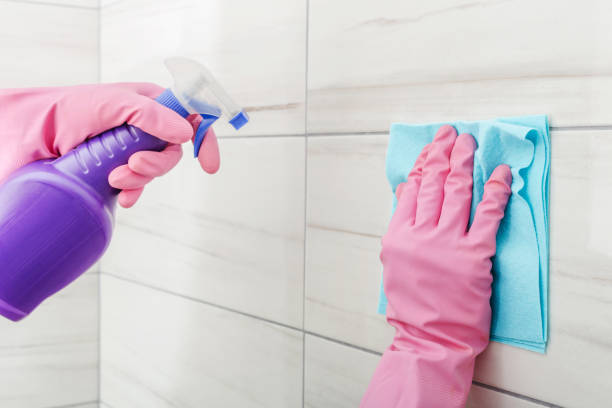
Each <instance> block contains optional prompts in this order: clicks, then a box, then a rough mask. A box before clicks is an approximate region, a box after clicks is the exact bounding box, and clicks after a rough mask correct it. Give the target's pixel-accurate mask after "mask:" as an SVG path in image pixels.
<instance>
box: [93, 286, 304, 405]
mask: <svg viewBox="0 0 612 408" xmlns="http://www.w3.org/2000/svg"><path fill="white" fill-rule="evenodd" d="M102 293H104V295H103V296H104V297H103V299H102V361H101V363H102V383H101V387H102V398H103V401H104V402H105V403H107V404H108V405H110V406H111V407H113V408H121V407H126V408H138V407H146V408H153V407H269V408H273V407H279V408H284V407H297V406H299V405H300V404H301V399H302V390H301V386H302V333H301V332H300V331H297V330H293V329H289V328H286V327H282V326H279V325H276V324H272V323H268V322H263V321H261V320H256V319H252V318H250V317H245V316H242V315H239V314H236V313H233V312H228V311H226V310H223V309H220V308H218V307H212V306H209V305H205V304H202V303H199V302H196V301H192V300H188V299H185V298H182V297H179V296H174V295H172V294H168V293H165V292H162V291H159V290H153V289H151V288H147V287H143V286H141V285H138V284H133V283H128V282H125V281H122V280H119V279H117V278H115V277H111V276H106V275H102ZM109 294H111V295H110V296H109Z"/></svg>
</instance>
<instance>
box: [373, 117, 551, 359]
mask: <svg viewBox="0 0 612 408" xmlns="http://www.w3.org/2000/svg"><path fill="white" fill-rule="evenodd" d="M443 124H444V123H433V124H426V125H410V124H403V123H394V124H393V125H392V126H391V132H390V139H389V146H388V150H387V163H386V166H387V178H388V180H389V183H390V184H391V187H392V189H393V192H394V193H395V189H396V187H397V185H398V184H400V183H402V182H404V181H405V180H406V177H407V176H408V173H409V172H410V170H411V169H412V166H413V165H414V162H415V160H416V158H417V156H418V155H419V153H420V152H421V150H422V149H423V147H424V146H425V145H426V144H428V143H430V142H431V141H432V140H433V137H434V135H435V133H436V131H437V130H438V129H439V128H440V126H442V125H443ZM450 125H452V126H454V127H455V128H456V129H457V133H459V134H461V133H469V134H471V135H472V136H474V138H475V139H476V142H477V144H478V148H477V150H476V152H475V155H474V187H473V189H474V191H473V199H472V216H473V215H474V212H475V210H476V206H477V205H478V203H479V202H480V200H481V199H482V195H483V188H484V184H485V182H486V181H487V180H488V178H489V175H490V174H491V172H492V171H493V169H495V167H497V166H498V165H499V164H507V165H509V166H510V168H511V169H512V176H513V181H512V195H511V197H510V200H509V202H508V206H507V208H506V214H505V217H504V219H503V221H502V223H501V225H500V228H499V232H498V234H497V253H496V255H495V257H494V259H493V271H492V273H493V294H492V298H491V307H492V310H493V315H492V321H491V340H494V341H498V342H501V343H506V344H510V345H513V346H517V347H522V348H525V349H528V350H532V351H537V352H541V353H543V352H545V350H546V341H547V338H548V197H549V195H548V190H549V188H548V185H549V181H548V173H549V169H550V136H549V132H548V121H547V118H546V116H544V115H537V116H524V117H514V118H498V119H492V120H483V121H475V122H463V121H462V122H454V123H450ZM396 204H397V202H396V198H395V194H393V210H394V211H395V206H396ZM386 307H387V299H386V297H385V294H384V291H383V288H382V284H381V288H380V299H379V305H378V311H379V313H381V314H384V313H385V311H386Z"/></svg>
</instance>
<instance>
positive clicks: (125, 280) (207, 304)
mask: <svg viewBox="0 0 612 408" xmlns="http://www.w3.org/2000/svg"><path fill="white" fill-rule="evenodd" d="M100 274H101V275H105V276H110V277H112V278H114V279H117V280H121V281H124V282H128V283H131V284H134V285H139V286H142V287H145V288H148V289H151V290H155V291H158V292H162V293H165V294H167V295H173V296H176V297H179V298H182V299H186V300H190V301H192V302H195V303H200V304H203V305H206V306H210V307H214V308H217V309H221V310H224V311H226V312H232V313H235V314H238V315H241V316H245V317H250V318H253V319H256V320H260V321H262V322H266V323H269V324H273V325H275V326H280V327H283V328H286V329H291V330H294V331H296V332H300V333H302V332H303V330H302V329H301V328H299V327H296V326H292V325H290V324H287V323H281V322H278V321H276V320H272V319H267V318H265V317H262V316H257V315H254V314H251V313H247V312H243V311H242V310H238V309H234V308H231V307H227V306H223V305H220V304H218V303H213V302H209V301H206V300H202V299H198V298H196V297H193V296H188V295H184V294H182V293H178V292H174V291H171V290H168V289H164V288H160V287H159V286H155V285H151V284H148V283H145V282H141V281H139V280H136V279H131V278H126V277H124V276H119V275H115V274H114V273H111V272H106V271H103V270H102V271H100Z"/></svg>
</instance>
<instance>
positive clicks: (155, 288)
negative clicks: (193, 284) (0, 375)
mask: <svg viewBox="0 0 612 408" xmlns="http://www.w3.org/2000/svg"><path fill="white" fill-rule="evenodd" d="M100 274H101V275H105V276H109V277H112V278H114V279H117V280H120V281H124V282H127V283H131V284H133V285H139V286H142V287H145V288H148V289H151V290H155V291H158V292H162V293H165V294H168V295H173V296H176V297H179V298H183V299H186V300H190V301H192V302H195V303H200V304H204V305H207V306H210V307H214V308H217V309H221V310H224V311H226V312H230V313H235V314H238V315H241V316H244V317H249V318H252V319H255V320H259V321H262V322H266V323H268V324H272V325H275V326H280V327H283V328H286V329H290V330H293V331H296V332H299V333H302V334H303V335H309V336H313V337H317V338H319V339H321V340H326V341H329V342H332V343H335V344H338V345H341V346H345V347H349V348H352V349H354V350H359V351H362V352H365V353H368V354H373V355H376V356H382V353H380V352H378V351H375V350H372V349H368V348H366V347H361V346H358V345H355V344H351V343H347V342H345V341H342V340H338V339H335V338H333V337H328V336H325V335H322V334H319V333H316V332H313V331H310V330H306V329H301V328H299V327H295V326H292V325H289V324H286V323H281V322H278V321H275V320H272V319H267V318H265V317H261V316H257V315H254V314H251V313H247V312H243V311H241V310H237V309H233V308H230V307H227V306H223V305H220V304H217V303H213V302H208V301H205V300H202V299H198V298H195V297H192V296H186V295H183V294H181V293H177V292H173V291H170V290H167V289H163V288H160V287H157V286H154V285H150V284H147V283H144V282H140V281H138V280H136V279H130V278H125V277H122V276H118V275H115V274H113V273H110V272H104V271H101V272H100ZM474 384H475V385H477V386H480V387H482V388H487V389H490V390H492V391H497V392H500V393H503V394H507V395H509V396H512V397H515V398H520V399H523V400H525V401H529V402H532V403H536V404H539V405H542V406H545V407H550V408H562V407H561V406H559V405H554V404H551V403H549V402H546V401H542V400H539V399H536V398H532V397H529V396H526V395H523V394H519V393H516V392H513V391H508V390H505V389H503V388H499V387H495V386H492V385H488V384H484V383H481V382H477V381H474ZM61 408H63V407H61Z"/></svg>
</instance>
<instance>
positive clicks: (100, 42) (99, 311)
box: [96, 0, 102, 405]
mask: <svg viewBox="0 0 612 408" xmlns="http://www.w3.org/2000/svg"><path fill="white" fill-rule="evenodd" d="M97 2H98V83H100V82H102V0H97ZM96 380H97V385H98V389H97V392H98V405H100V402H101V401H102V263H101V262H98V378H97V379H96Z"/></svg>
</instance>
